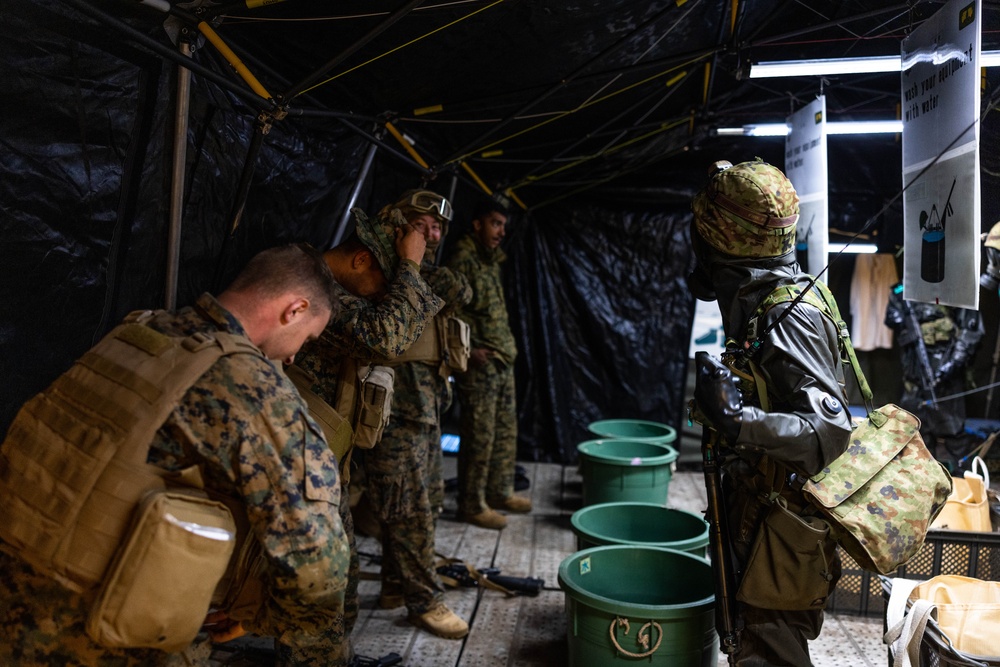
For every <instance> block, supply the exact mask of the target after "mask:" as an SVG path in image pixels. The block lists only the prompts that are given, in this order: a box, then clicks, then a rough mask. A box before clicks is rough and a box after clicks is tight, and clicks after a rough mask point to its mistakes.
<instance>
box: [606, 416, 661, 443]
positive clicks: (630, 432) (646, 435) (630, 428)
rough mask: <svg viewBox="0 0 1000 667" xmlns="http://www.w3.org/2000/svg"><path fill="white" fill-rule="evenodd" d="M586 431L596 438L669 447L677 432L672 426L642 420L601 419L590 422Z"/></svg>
mask: <svg viewBox="0 0 1000 667" xmlns="http://www.w3.org/2000/svg"><path fill="white" fill-rule="evenodd" d="M587 430H588V431H590V432H591V433H593V434H594V435H596V436H597V437H598V438H618V439H624V440H639V441H641V442H655V443H658V444H661V445H670V444H673V442H674V441H675V440H677V431H676V430H675V429H674V428H673V427H672V426H667V425H666V424H661V423H660V422H652V421H646V420H643V419H602V420H600V421H596V422H591V424H590V426H588V427H587Z"/></svg>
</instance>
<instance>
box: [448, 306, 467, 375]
mask: <svg viewBox="0 0 1000 667" xmlns="http://www.w3.org/2000/svg"><path fill="white" fill-rule="evenodd" d="M446 343H447V345H446V348H447V350H448V365H449V366H450V367H451V369H452V370H453V371H455V372H456V373H464V372H465V371H467V370H468V369H469V357H471V356H472V329H471V328H470V327H469V325H468V324H467V323H466V322H464V321H462V320H460V319H458V318H457V317H449V318H448V325H447V337H446Z"/></svg>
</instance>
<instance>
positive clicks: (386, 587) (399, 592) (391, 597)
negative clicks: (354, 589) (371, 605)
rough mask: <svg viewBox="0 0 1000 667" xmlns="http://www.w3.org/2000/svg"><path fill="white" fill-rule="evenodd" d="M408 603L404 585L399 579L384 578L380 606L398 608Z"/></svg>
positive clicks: (379, 598)
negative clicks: (401, 584)
mask: <svg viewBox="0 0 1000 667" xmlns="http://www.w3.org/2000/svg"><path fill="white" fill-rule="evenodd" d="M405 604H406V599H405V598H404V597H403V587H402V586H400V584H399V582H398V581H390V580H386V579H383V580H382V590H381V591H380V592H379V594H378V606H379V607H381V608H382V609H398V608H399V607H402V606H403V605H405Z"/></svg>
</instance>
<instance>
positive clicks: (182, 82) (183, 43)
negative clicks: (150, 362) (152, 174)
mask: <svg viewBox="0 0 1000 667" xmlns="http://www.w3.org/2000/svg"><path fill="white" fill-rule="evenodd" d="M177 46H178V49H179V50H180V52H181V55H183V56H184V57H186V58H190V57H191V43H190V42H188V41H187V40H186V39H181V40H180V43H179V44H178V45H177ZM190 101H191V70H190V69H188V68H187V67H184V66H182V65H178V66H177V108H176V110H175V115H174V166H173V170H172V172H171V175H170V221H169V224H168V226H167V276H166V285H165V287H164V292H165V295H164V302H165V303H164V305H165V307H166V309H167V310H175V309H176V308H177V276H178V273H179V267H180V258H181V227H182V220H183V217H184V179H185V173H186V169H187V132H188V108H189V106H190Z"/></svg>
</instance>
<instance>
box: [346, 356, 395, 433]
mask: <svg viewBox="0 0 1000 667" xmlns="http://www.w3.org/2000/svg"><path fill="white" fill-rule="evenodd" d="M395 376H396V373H395V371H393V370H392V369H391V368H389V367H388V366H371V367H370V368H369V369H368V372H367V373H366V374H365V376H364V377H363V378H361V390H360V391H359V393H358V412H357V420H356V422H355V425H354V444H355V446H357V447H360V448H362V449H371V448H372V447H374V446H375V445H376V444H378V441H379V440H381V439H382V432H383V431H384V430H385V427H386V424H388V423H389V414H390V413H391V411H392V392H393V380H394V378H395Z"/></svg>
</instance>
